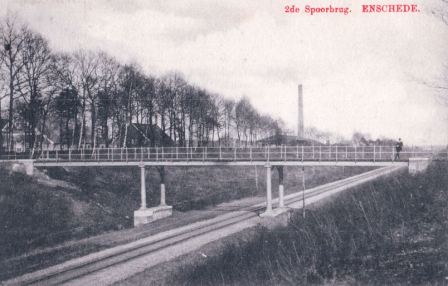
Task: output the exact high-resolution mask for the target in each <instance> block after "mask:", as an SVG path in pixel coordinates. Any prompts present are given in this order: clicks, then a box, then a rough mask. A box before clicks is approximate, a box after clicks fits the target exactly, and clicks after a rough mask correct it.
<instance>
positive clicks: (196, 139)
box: [0, 17, 283, 150]
mask: <svg viewBox="0 0 448 286" xmlns="http://www.w3.org/2000/svg"><path fill="white" fill-rule="evenodd" d="M0 42H1V46H0V91H1V93H0V111H1V112H0V122H2V121H3V122H4V123H5V124H6V126H7V128H5V130H6V132H0V146H5V147H6V149H7V150H11V149H14V144H15V139H14V138H15V136H14V132H15V131H16V132H17V131H18V130H23V132H24V141H25V144H26V146H28V148H33V149H39V148H41V147H42V145H43V142H44V140H45V136H48V137H49V138H53V139H54V138H57V140H58V143H59V144H61V146H66V147H72V148H81V147H83V146H85V144H89V145H91V146H92V147H96V146H99V144H104V145H105V146H106V147H109V146H115V147H127V145H128V144H129V139H128V135H129V129H130V126H131V125H132V124H141V125H145V126H149V132H148V133H149V134H147V135H148V136H146V135H145V137H149V138H148V139H149V143H148V142H145V144H150V145H151V146H155V145H156V144H157V142H156V140H155V138H156V134H155V133H156V132H157V130H156V129H160V130H162V132H164V133H165V134H166V135H167V136H169V138H170V139H171V140H172V142H174V144H175V145H177V146H193V145H194V146H207V145H211V144H221V145H229V144H234V143H235V142H237V144H245V145H247V144H254V143H255V142H256V141H257V140H258V139H260V138H262V137H266V136H269V135H272V134H274V133H275V132H278V130H279V129H280V128H281V127H282V126H283V123H282V122H281V120H278V119H277V120H275V119H273V118H272V117H271V116H268V115H263V114H260V113H259V112H258V111H257V110H256V109H255V108H254V106H253V105H252V104H251V102H250V101H249V99H248V98H247V97H243V98H241V99H240V100H237V101H235V100H232V99H228V98H224V97H223V96H221V95H219V94H216V93H212V92H209V91H207V90H206V89H204V88H201V87H199V86H196V85H194V84H191V83H189V82H187V81H186V79H185V78H184V77H183V76H182V74H180V73H177V72H172V73H169V74H166V75H164V76H154V75H151V74H148V73H146V72H144V71H143V69H142V67H140V66H139V65H138V64H135V63H132V64H123V63H120V62H118V61H117V60H116V59H115V58H114V57H112V56H110V55H108V54H106V53H105V52H102V51H90V50H78V51H76V52H72V53H61V52H55V51H52V50H51V48H50V47H49V43H48V40H47V39H45V37H43V36H42V35H41V34H39V33H37V32H35V31H33V30H32V29H30V28H29V27H28V26H27V25H26V24H23V23H21V22H20V21H19V20H18V19H17V18H13V17H7V18H4V19H2V20H1V24H0ZM44 135H45V136H44ZM141 143H142V142H141ZM142 144H143V143H142Z"/></svg>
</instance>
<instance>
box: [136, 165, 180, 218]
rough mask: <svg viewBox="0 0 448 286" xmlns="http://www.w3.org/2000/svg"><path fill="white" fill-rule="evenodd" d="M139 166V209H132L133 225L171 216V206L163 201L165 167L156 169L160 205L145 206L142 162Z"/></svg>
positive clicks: (144, 171) (144, 169) (144, 172)
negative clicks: (158, 179)
mask: <svg viewBox="0 0 448 286" xmlns="http://www.w3.org/2000/svg"><path fill="white" fill-rule="evenodd" d="M139 168H140V198H141V204H140V209H138V210H136V211H134V226H141V225H145V224H147V223H150V222H152V221H155V220H158V219H161V218H164V217H168V216H171V215H172V213H173V207H172V206H167V205H166V201H165V169H164V167H160V168H159V169H158V171H159V174H160V205H159V206H156V207H152V208H147V207H146V168H145V165H144V164H143V163H141V164H140V165H139Z"/></svg>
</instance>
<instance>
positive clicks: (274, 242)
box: [170, 163, 448, 285]
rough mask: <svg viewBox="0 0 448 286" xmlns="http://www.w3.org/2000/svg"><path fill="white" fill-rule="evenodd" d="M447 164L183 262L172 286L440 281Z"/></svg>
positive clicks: (444, 270)
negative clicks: (194, 262) (192, 261)
mask: <svg viewBox="0 0 448 286" xmlns="http://www.w3.org/2000/svg"><path fill="white" fill-rule="evenodd" d="M447 171H448V166H447V165H446V164H443V163H435V164H433V165H432V166H430V168H429V169H428V171H427V172H426V173H425V174H421V175H417V176H414V177H412V176H410V175H408V174H406V173H403V174H401V175H398V176H395V177H388V178H384V179H382V180H378V181H375V182H372V183H369V184H367V185H364V186H361V187H359V188H358V189H355V190H353V191H351V192H348V193H344V194H342V195H340V196H339V197H338V198H336V199H335V200H333V201H332V202H329V203H328V204H326V205H324V206H322V207H319V208H316V209H314V210H308V212H307V215H306V218H305V219H303V218H302V216H301V215H300V213H298V214H295V215H294V216H293V217H292V219H291V221H290V223H289V225H288V226H287V227H283V228H278V229H275V230H272V231H269V230H266V229H259V231H258V232H257V234H256V235H255V237H254V239H253V240H251V241H250V242H243V241H240V242H238V243H236V244H229V245H228V246H227V247H225V248H224V250H223V252H222V253H221V254H220V255H219V256H214V257H211V258H208V259H207V261H206V262H205V263H203V264H200V265H190V266H187V267H184V268H183V269H181V271H179V273H178V274H176V275H175V278H173V280H172V281H171V282H170V284H172V285H309V284H318V285H322V284H325V285H327V284H331V285H333V284H339V285H360V284H361V285H422V284H424V285H427V284H433V285H446V284H445V283H447V282H448V208H447V201H448V176H446V173H447Z"/></svg>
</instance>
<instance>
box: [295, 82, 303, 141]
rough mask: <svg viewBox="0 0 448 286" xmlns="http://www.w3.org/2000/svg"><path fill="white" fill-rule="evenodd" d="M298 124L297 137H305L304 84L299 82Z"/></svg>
mask: <svg viewBox="0 0 448 286" xmlns="http://www.w3.org/2000/svg"><path fill="white" fill-rule="evenodd" d="M298 116H299V118H298V121H297V123H298V125H297V139H299V140H300V139H304V131H303V94H302V85H301V84H299V112H298Z"/></svg>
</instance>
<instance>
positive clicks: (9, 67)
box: [0, 16, 25, 150]
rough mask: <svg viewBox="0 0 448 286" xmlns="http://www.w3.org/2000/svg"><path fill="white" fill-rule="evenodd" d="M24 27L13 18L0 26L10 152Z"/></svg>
mask: <svg viewBox="0 0 448 286" xmlns="http://www.w3.org/2000/svg"><path fill="white" fill-rule="evenodd" d="M23 29H25V28H24V26H23V25H21V24H19V22H18V20H17V19H16V18H15V17H10V16H8V17H6V18H5V19H4V21H3V22H2V23H1V26H0V42H1V43H2V46H3V47H1V48H0V58H1V59H2V62H3V65H2V66H1V67H2V69H1V72H2V73H3V74H4V78H5V80H6V82H7V86H8V97H9V110H8V138H7V140H8V141H7V149H9V150H11V149H12V148H13V147H14V146H13V145H14V138H13V132H14V99H15V98H16V97H17V96H16V91H17V87H18V86H19V84H20V82H19V79H18V75H19V72H20V71H21V70H22V68H23V61H22V60H21V51H22V48H23V42H24V37H23V33H22V31H23Z"/></svg>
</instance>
